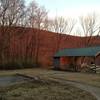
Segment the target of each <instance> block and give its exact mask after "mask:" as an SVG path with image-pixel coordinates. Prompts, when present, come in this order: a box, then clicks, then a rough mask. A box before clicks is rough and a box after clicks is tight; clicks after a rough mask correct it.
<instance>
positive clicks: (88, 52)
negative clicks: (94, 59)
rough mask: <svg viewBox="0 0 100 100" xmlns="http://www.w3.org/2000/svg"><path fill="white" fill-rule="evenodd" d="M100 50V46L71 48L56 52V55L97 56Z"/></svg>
mask: <svg viewBox="0 0 100 100" xmlns="http://www.w3.org/2000/svg"><path fill="white" fill-rule="evenodd" d="M99 52H100V46H97V47H87V48H69V49H63V50H59V51H58V52H56V54H55V55H54V57H62V56H96V54H97V53H99Z"/></svg>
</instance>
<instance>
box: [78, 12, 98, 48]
mask: <svg viewBox="0 0 100 100" xmlns="http://www.w3.org/2000/svg"><path fill="white" fill-rule="evenodd" d="M79 20H80V25H81V28H82V33H83V34H82V35H83V36H85V41H84V42H85V46H89V45H91V39H92V37H93V36H96V35H98V34H99V31H98V30H99V27H100V24H99V22H98V20H97V16H96V15H95V13H93V14H89V15H87V16H85V17H84V16H82V17H80V18H79Z"/></svg>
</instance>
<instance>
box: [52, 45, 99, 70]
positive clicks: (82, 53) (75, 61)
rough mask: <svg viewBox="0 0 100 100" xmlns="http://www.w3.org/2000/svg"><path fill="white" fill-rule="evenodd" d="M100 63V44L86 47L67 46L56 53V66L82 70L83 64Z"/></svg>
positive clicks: (57, 67)
mask: <svg viewBox="0 0 100 100" xmlns="http://www.w3.org/2000/svg"><path fill="white" fill-rule="evenodd" d="M91 64H95V65H100V46H96V47H86V48H69V49H68V48H67V49H62V50H59V51H58V52H56V54H55V55H54V68H55V69H62V70H69V69H71V67H72V68H74V70H75V71H78V70H81V68H82V67H83V65H91Z"/></svg>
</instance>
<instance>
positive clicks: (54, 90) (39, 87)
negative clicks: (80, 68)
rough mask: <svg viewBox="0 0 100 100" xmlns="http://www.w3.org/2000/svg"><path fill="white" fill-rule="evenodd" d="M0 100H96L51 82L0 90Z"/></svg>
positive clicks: (86, 94)
mask: <svg viewBox="0 0 100 100" xmlns="http://www.w3.org/2000/svg"><path fill="white" fill-rule="evenodd" d="M0 95H1V96H0V100H96V99H95V97H93V96H92V95H91V94H89V93H88V92H85V91H83V90H80V89H78V88H76V87H73V86H71V85H62V84H60V83H57V82H53V81H46V83H41V82H29V83H22V84H17V85H14V86H10V87H6V88H0Z"/></svg>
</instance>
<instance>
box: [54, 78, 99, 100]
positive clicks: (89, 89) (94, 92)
mask: <svg viewBox="0 0 100 100" xmlns="http://www.w3.org/2000/svg"><path fill="white" fill-rule="evenodd" d="M54 79H56V80H58V81H59V80H60V81H59V82H60V83H63V84H71V85H73V86H75V87H78V88H80V89H82V90H85V91H87V92H90V93H91V94H92V95H94V96H95V97H96V98H97V100H100V88H99V87H95V86H91V85H88V84H83V83H80V82H75V81H70V80H63V79H59V78H54Z"/></svg>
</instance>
